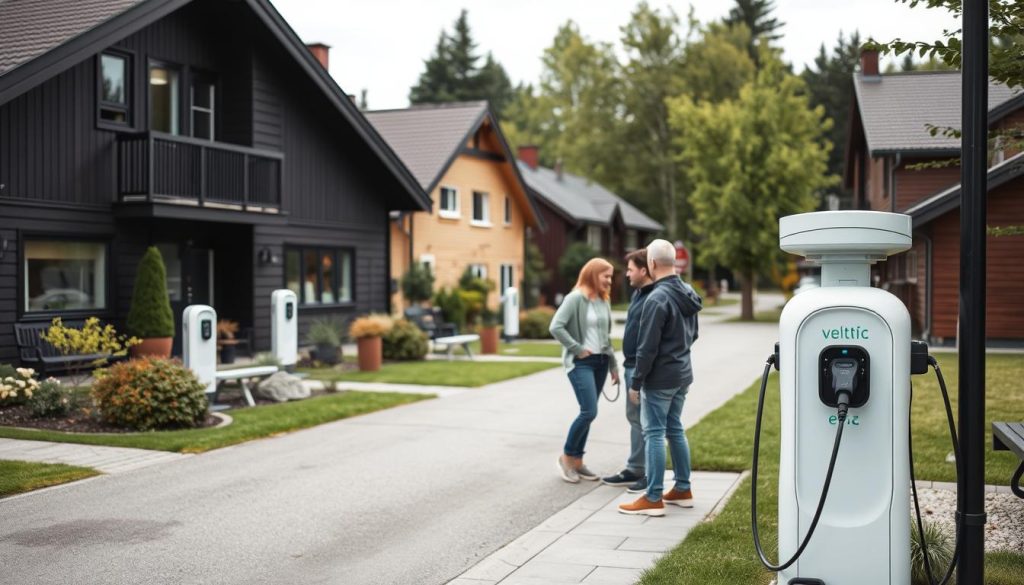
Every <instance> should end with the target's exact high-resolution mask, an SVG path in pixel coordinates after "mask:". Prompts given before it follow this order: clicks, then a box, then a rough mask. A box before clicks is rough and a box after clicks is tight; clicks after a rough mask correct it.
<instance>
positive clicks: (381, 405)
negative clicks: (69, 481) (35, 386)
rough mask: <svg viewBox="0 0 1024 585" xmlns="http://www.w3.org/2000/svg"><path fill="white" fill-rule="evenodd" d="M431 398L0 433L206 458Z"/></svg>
mask: <svg viewBox="0 0 1024 585" xmlns="http://www.w3.org/2000/svg"><path fill="white" fill-rule="evenodd" d="M429 398H433V396H431V395H425V394H400V393H396V392H355V391H351V392H342V393H340V394H326V395H323V396H317V397H316V398H310V399H308V400H299V401H295V402H285V403H282V404H268V405H265V406H256V407H253V408H242V409H237V410H232V411H229V414H230V415H231V416H232V418H234V422H233V423H232V424H230V425H228V426H226V427H222V428H205V429H187V430H179V431H151V432H146V433H124V434H86V433H81V434H76V433H61V432H56V431H37V430H32V429H21V428H15V427H0V437H4V438H8V439H27V440H32V441H53V442H57V443H80V444H85V445H107V446H111V447H135V448H138V449H154V450H157V451H172V452H177V453H202V452H204V451H209V450H211V449H219V448H221V447H227V446H228V445H235V444H237V443H244V442H245V441H251V440H253V439H260V438H263V437H269V436H271V435H277V434H281V433H288V432H291V431H297V430H299V429H304V428H308V427H313V426H316V425H320V424H324V423H328V422H331V421H335V420H340V419H344V418H349V417H353V416H358V415H361V414H368V413H371V412H374V411H377V410H383V409H385V408H391V407H393V406H399V405H401V404H408V403H411V402H417V401H419V400H425V399H429Z"/></svg>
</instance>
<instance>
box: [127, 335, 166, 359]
mask: <svg viewBox="0 0 1024 585" xmlns="http://www.w3.org/2000/svg"><path fill="white" fill-rule="evenodd" d="M173 342H174V338H173V337H147V338H145V339H143V340H142V343H140V344H138V345H133V346H132V350H131V353H132V357H137V358H140V357H158V358H169V357H171V345H172V343H173Z"/></svg>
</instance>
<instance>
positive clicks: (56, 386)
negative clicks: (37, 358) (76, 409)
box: [28, 378, 72, 418]
mask: <svg viewBox="0 0 1024 585" xmlns="http://www.w3.org/2000/svg"><path fill="white" fill-rule="evenodd" d="M71 403H72V395H71V390H70V389H69V388H67V387H65V386H64V385H63V384H61V383H60V381H59V380H56V379H54V378H49V379H47V380H44V381H42V382H40V383H39V388H36V391H35V392H33V393H32V398H31V399H29V401H28V407H29V410H31V411H32V416H34V417H36V418H47V417H49V418H56V417H61V416H65V415H67V413H68V412H70V411H71Z"/></svg>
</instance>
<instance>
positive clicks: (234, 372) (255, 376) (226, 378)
mask: <svg viewBox="0 0 1024 585" xmlns="http://www.w3.org/2000/svg"><path fill="white" fill-rule="evenodd" d="M277 370H278V368H277V366H249V367H245V368H232V369H230V370H217V375H216V380H217V384H216V386H214V391H213V392H211V393H210V394H208V395H207V398H208V399H209V400H208V401H209V403H210V410H211V411H217V410H224V409H226V408H229V407H228V406H226V405H224V404H217V397H218V396H220V391H221V389H222V388H223V387H224V385H225V384H226V383H228V382H238V385H239V386H240V387H241V389H242V396H243V397H245V403H246V404H248V405H249V406H256V401H255V400H254V399H253V397H252V392H251V391H250V390H249V383H250V382H251V381H252V380H262V379H263V378H266V377H268V376H272V375H274V374H275V373H277Z"/></svg>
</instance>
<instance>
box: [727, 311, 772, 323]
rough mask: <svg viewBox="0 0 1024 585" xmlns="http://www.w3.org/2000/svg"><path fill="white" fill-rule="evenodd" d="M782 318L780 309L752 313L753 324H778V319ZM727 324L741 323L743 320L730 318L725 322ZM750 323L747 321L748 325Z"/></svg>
mask: <svg viewBox="0 0 1024 585" xmlns="http://www.w3.org/2000/svg"><path fill="white" fill-rule="evenodd" d="M781 316H782V307H778V308H776V309H771V310H768V311H757V312H755V313H754V322H756V323H778V322H779V317H781ZM726 321H727V322H729V323H737V322H742V321H743V319H740V318H739V317H732V318H730V319H727V320H726ZM749 322H750V321H747V323H749Z"/></svg>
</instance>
